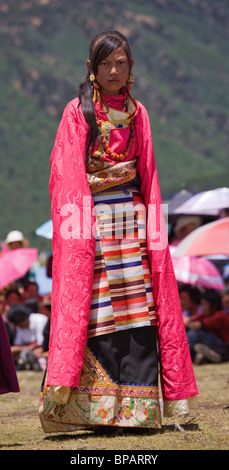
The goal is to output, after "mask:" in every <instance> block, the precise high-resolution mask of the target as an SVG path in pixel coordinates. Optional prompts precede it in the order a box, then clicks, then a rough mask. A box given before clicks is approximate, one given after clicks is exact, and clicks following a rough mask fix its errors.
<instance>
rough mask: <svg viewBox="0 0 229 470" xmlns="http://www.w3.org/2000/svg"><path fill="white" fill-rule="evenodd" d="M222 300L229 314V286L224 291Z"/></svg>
mask: <svg viewBox="0 0 229 470" xmlns="http://www.w3.org/2000/svg"><path fill="white" fill-rule="evenodd" d="M221 300H222V305H223V309H224V311H225V312H226V313H229V285H226V286H225V287H224V289H222V291H221Z"/></svg>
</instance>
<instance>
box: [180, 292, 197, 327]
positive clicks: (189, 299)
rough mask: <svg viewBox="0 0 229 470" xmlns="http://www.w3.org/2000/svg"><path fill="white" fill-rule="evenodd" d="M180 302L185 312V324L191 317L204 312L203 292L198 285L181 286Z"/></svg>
mask: <svg viewBox="0 0 229 470" xmlns="http://www.w3.org/2000/svg"><path fill="white" fill-rule="evenodd" d="M179 296H180V303H181V308H182V312H183V319H184V324H185V326H187V324H188V322H189V319H190V317H192V316H194V315H198V314H200V313H201V312H202V307H201V302H200V300H201V293H200V290H199V289H198V287H195V286H192V285H190V284H183V285H182V286H180V287H179Z"/></svg>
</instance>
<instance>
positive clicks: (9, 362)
mask: <svg viewBox="0 0 229 470" xmlns="http://www.w3.org/2000/svg"><path fill="white" fill-rule="evenodd" d="M10 392H13V393H17V392H20V388H19V383H18V379H17V374H16V369H15V364H14V360H13V355H12V352H11V348H10V343H9V338H8V335H7V332H6V329H5V324H4V321H3V318H2V315H0V395H2V394H5V393H10Z"/></svg>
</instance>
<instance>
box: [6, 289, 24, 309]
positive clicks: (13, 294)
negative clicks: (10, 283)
mask: <svg viewBox="0 0 229 470" xmlns="http://www.w3.org/2000/svg"><path fill="white" fill-rule="evenodd" d="M20 303H22V296H21V293H20V292H19V290H18V289H9V290H7V291H6V293H5V304H6V308H9V307H10V306H11V305H15V304H20Z"/></svg>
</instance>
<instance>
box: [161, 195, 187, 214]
mask: <svg viewBox="0 0 229 470" xmlns="http://www.w3.org/2000/svg"><path fill="white" fill-rule="evenodd" d="M192 196H193V193H191V192H190V191H187V190H186V189H181V191H178V192H177V193H175V194H174V195H173V196H172V197H171V198H170V199H167V200H164V201H163V204H168V214H169V215H172V214H173V213H174V211H175V209H177V208H178V207H179V206H180V205H181V204H183V203H184V202H185V201H187V200H188V199H189V198H190V197H192Z"/></svg>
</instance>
